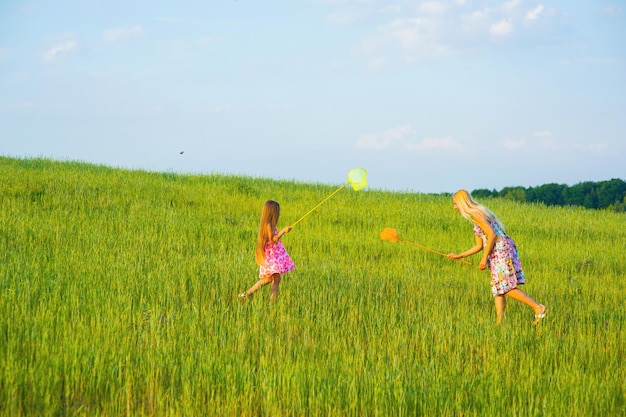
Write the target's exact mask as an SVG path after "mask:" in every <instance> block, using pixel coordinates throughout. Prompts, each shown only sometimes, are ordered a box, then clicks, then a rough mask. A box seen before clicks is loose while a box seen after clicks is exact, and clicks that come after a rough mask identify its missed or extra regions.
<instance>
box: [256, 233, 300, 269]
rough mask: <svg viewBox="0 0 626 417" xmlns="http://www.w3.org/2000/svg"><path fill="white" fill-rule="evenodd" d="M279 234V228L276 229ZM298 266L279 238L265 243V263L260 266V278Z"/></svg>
mask: <svg viewBox="0 0 626 417" xmlns="http://www.w3.org/2000/svg"><path fill="white" fill-rule="evenodd" d="M274 234H275V235H277V234H278V230H277V229H275V230H274ZM295 268H296V265H294V263H293V261H292V260H291V257H290V256H289V254H288V253H287V250H286V249H285V247H284V246H283V244H282V242H281V241H280V240H279V241H277V242H275V243H272V242H271V241H270V240H268V241H267V243H265V263H264V264H262V265H261V266H260V268H259V278H263V277H267V276H270V275H273V274H281V275H282V274H284V273H286V272H289V271H291V270H293V269H295Z"/></svg>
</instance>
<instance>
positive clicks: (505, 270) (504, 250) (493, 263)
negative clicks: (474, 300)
mask: <svg viewBox="0 0 626 417" xmlns="http://www.w3.org/2000/svg"><path fill="white" fill-rule="evenodd" d="M491 227H492V228H493V231H494V232H495V233H496V242H495V244H494V245H493V249H492V250H491V253H490V254H489V257H488V258H487V265H488V266H489V270H490V271H491V293H492V294H493V296H494V297H495V296H497V295H503V294H506V293H507V292H509V291H511V290H512V289H513V288H516V287H517V286H518V285H522V284H524V283H526V279H525V278H524V271H523V270H522V263H521V261H520V259H519V253H518V252H517V246H516V245H515V242H514V241H513V239H511V238H510V237H508V236H507V235H506V234H505V233H504V232H503V231H502V230H501V229H500V227H499V226H498V225H497V223H494V224H492V225H491ZM474 234H475V235H476V236H479V237H481V238H482V240H483V248H484V247H485V245H487V235H486V234H485V232H483V230H482V229H481V228H480V226H479V225H477V224H475V225H474Z"/></svg>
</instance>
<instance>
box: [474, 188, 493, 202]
mask: <svg viewBox="0 0 626 417" xmlns="http://www.w3.org/2000/svg"><path fill="white" fill-rule="evenodd" d="M497 196H498V192H497V191H496V190H492V191H490V190H487V189H486V188H479V189H477V190H474V191H472V197H474V198H478V199H481V198H485V197H497Z"/></svg>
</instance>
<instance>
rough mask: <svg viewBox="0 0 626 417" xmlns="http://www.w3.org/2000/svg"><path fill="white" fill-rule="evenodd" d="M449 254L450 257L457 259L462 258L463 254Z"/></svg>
mask: <svg viewBox="0 0 626 417" xmlns="http://www.w3.org/2000/svg"><path fill="white" fill-rule="evenodd" d="M447 256H448V259H452V260H457V259H461V258H462V256H461V255H458V254H456V253H449V254H448V255H447Z"/></svg>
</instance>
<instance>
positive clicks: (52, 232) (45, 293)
mask: <svg viewBox="0 0 626 417" xmlns="http://www.w3.org/2000/svg"><path fill="white" fill-rule="evenodd" d="M349 168H352V167H348V168H347V170H346V172H347V171H348V170H349ZM365 168H367V167H365ZM0 176H1V178H2V182H1V184H2V185H1V187H0V317H1V318H0V414H2V415H7V416H35V415H36V416H73V415H85V416H119V415H140V416H141V415H154V416H165V415H167V416H170V415H171V416H201V415H202V416H204V415H215V416H318V415H328V416H415V415H425V416H433V415H464V416H473V415H477V416H478V415H480V416H485V415H490V416H503V415H507V416H617V415H625V414H626V398H625V391H626V372H625V370H626V365H625V364H624V358H625V357H626V349H625V340H626V337H625V336H626V334H625V332H624V323H625V319H626V311H625V310H626V309H625V307H624V304H625V298H624V289H623V286H624V278H625V275H626V256H625V255H624V253H625V252H624V250H625V248H626V216H625V215H624V214H617V213H611V212H606V211H589V210H584V209H579V208H557V207H550V208H548V207H545V206H542V205H527V204H519V203H515V202H511V201H506V200H500V199H493V200H488V201H483V202H484V203H486V204H487V205H488V206H489V207H490V208H491V209H493V210H494V211H495V212H496V213H497V214H498V215H499V217H500V218H501V220H502V221H503V222H504V223H505V225H506V226H507V231H508V232H509V234H510V235H511V236H512V237H513V238H514V239H515V240H516V242H517V244H518V247H519V249H520V253H521V256H522V263H523V265H524V270H525V272H526V275H527V284H526V285H525V286H524V287H523V289H524V290H525V291H526V292H527V293H528V294H529V295H531V296H532V297H534V298H535V299H536V300H537V301H539V302H541V303H543V304H545V305H547V306H548V308H549V311H548V316H547V317H546V319H544V321H543V322H542V323H541V324H540V325H539V326H537V327H533V326H531V321H532V319H533V312H532V310H531V309H530V308H528V307H527V306H525V305H522V304H520V303H517V302H515V301H509V303H508V305H507V316H506V319H505V323H504V324H503V325H502V326H496V325H495V313H494V307H493V299H492V297H491V294H490V291H489V274H488V273H487V272H485V271H480V270H478V268H477V266H476V265H477V263H478V259H479V258H478V257H479V256H480V255H475V256H474V257H472V258H468V260H470V261H472V262H473V263H474V265H473V266H467V265H464V264H461V263H458V262H453V261H450V260H448V259H446V258H445V257H442V256H439V255H437V254H433V253H430V252H427V251H424V250H421V249H419V248H416V247H414V246H411V245H407V244H404V243H402V242H398V243H391V242H387V241H382V240H381V239H380V238H379V232H380V231H382V230H383V228H385V227H394V228H396V229H397V230H398V233H399V235H400V237H402V238H404V239H406V240H409V241H412V242H417V243H419V244H421V245H424V246H427V247H429V248H433V249H435V250H438V251H441V252H444V253H447V252H453V251H454V252H460V251H462V250H465V249H467V248H469V247H470V246H471V245H473V242H474V236H473V234H472V225H471V224H470V223H469V222H467V221H466V220H464V219H463V218H462V217H461V216H460V215H459V214H458V213H457V212H456V211H454V210H453V208H452V203H451V199H450V197H449V196H440V195H425V194H417V193H392V192H382V191H377V190H375V189H371V190H370V189H365V190H361V191H358V192H355V191H353V190H351V189H350V187H347V188H346V189H344V190H342V191H341V192H340V193H338V194H337V195H335V196H334V197H333V198H332V199H331V200H329V201H328V202H327V203H325V204H324V205H322V206H321V207H320V208H319V209H317V210H316V211H315V212H314V213H312V214H311V215H310V216H308V217H307V218H306V219H305V220H303V221H302V222H301V223H299V224H298V225H297V226H296V227H295V228H294V229H293V230H292V232H291V233H289V234H287V235H285V236H284V237H283V242H284V244H285V247H286V248H287V250H288V251H289V253H290V254H291V256H292V258H293V259H294V262H295V263H296V265H297V269H296V270H295V271H292V272H290V273H289V274H286V275H285V276H284V279H283V282H282V284H281V292H280V296H279V298H278V300H277V301H276V302H274V303H271V302H270V300H269V288H267V287H266V288H263V289H262V290H261V291H259V292H258V293H257V294H255V296H254V298H253V299H251V300H246V301H244V302H242V301H240V300H238V299H237V296H236V295H237V293H238V292H241V291H243V290H244V289H246V288H248V287H249V286H250V285H252V284H253V283H254V282H255V281H256V279H257V276H258V268H257V266H256V264H255V262H254V245H255V242H256V233H257V228H258V222H259V217H260V213H261V208H262V205H263V203H264V202H265V200H267V199H270V198H271V199H275V200H277V201H278V202H280V204H281V209H282V214H281V219H280V221H279V227H281V226H286V225H288V224H291V223H293V222H294V221H296V219H298V218H299V217H300V216H301V215H302V214H304V213H305V212H307V211H308V210H309V209H310V208H311V207H313V206H315V205H316V204H317V203H318V202H320V201H321V200H322V199H323V198H325V197H326V196H327V195H328V194H330V193H331V192H333V191H334V190H335V189H336V187H333V186H329V185H322V184H304V183H297V182H290V181H276V180H271V179H264V178H246V177H240V176H225V175H206V176H188V175H175V174H170V173H148V172H142V171H129V170H121V169H113V168H107V167H103V166H96V165H89V164H83V163H76V162H54V161H49V160H43V159H14V158H6V157H0ZM368 180H369V182H370V185H371V186H373V187H375V186H376V178H369V179H368ZM343 181H344V179H342V178H340V179H338V181H337V186H339V185H341V184H342V183H343ZM462 186H463V184H459V187H460V188H461V187H462Z"/></svg>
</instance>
